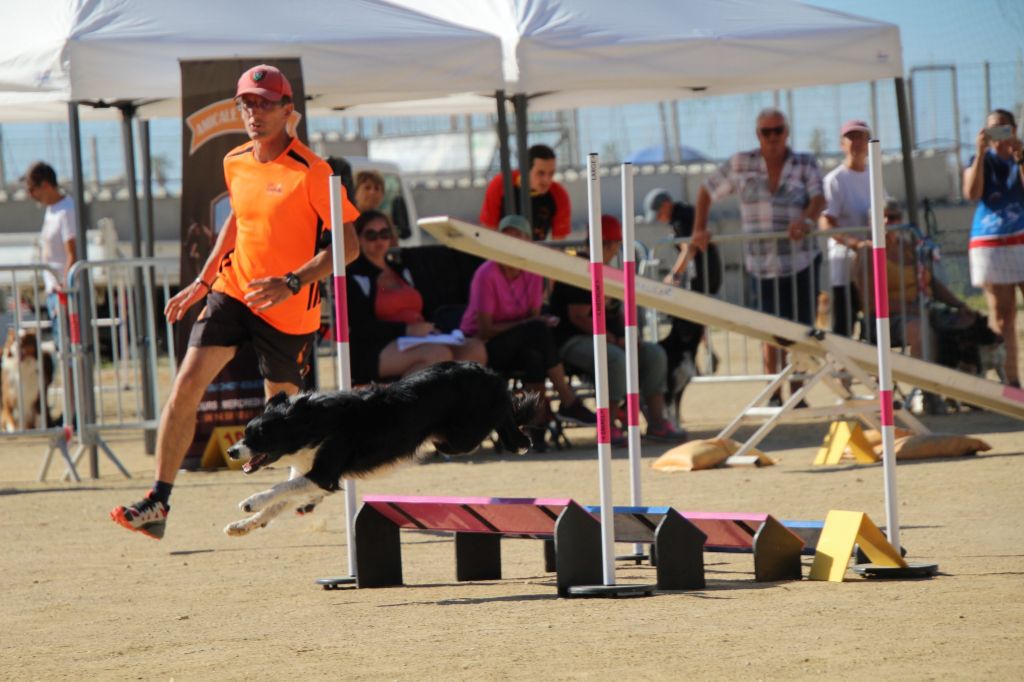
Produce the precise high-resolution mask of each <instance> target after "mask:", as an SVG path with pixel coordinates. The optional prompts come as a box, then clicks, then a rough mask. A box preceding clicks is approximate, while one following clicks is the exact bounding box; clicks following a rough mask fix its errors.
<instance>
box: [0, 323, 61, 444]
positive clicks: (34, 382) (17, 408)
mask: <svg viewBox="0 0 1024 682" xmlns="http://www.w3.org/2000/svg"><path fill="white" fill-rule="evenodd" d="M40 360H42V372H40V371H39V370H40V366H39V365H40ZM40 374H41V375H42V376H40ZM40 381H42V383H41V384H40ZM52 382H53V357H52V356H51V355H50V353H47V352H43V353H40V351H39V341H38V339H37V338H36V334H35V332H30V331H22V332H21V334H20V335H19V334H17V333H16V332H15V331H14V329H9V330H8V331H7V340H6V341H5V342H4V350H3V360H2V362H0V428H3V430H4V431H7V432H12V431H18V430H19V429H21V428H22V426H24V428H26V429H41V428H45V427H46V426H49V425H50V424H52V423H53V420H52V419H51V417H50V414H49V408H48V407H47V403H46V396H47V389H49V387H50V384H51V383H52ZM22 414H24V424H22V422H21V418H22Z"/></svg>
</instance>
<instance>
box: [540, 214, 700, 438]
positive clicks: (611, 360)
mask: <svg viewBox="0 0 1024 682" xmlns="http://www.w3.org/2000/svg"><path fill="white" fill-rule="evenodd" d="M601 238H602V240H603V242H604V243H603V247H604V253H603V254H602V260H603V261H604V263H605V265H607V264H608V263H610V262H611V261H612V260H614V259H615V256H616V255H618V253H619V250H620V249H621V248H622V225H621V223H619V221H618V220H617V219H616V218H614V217H613V216H610V215H603V216H601ZM591 309H592V301H591V294H590V292H589V291H586V290H584V289H580V288H578V287H574V286H571V285H569V284H565V283H563V282H558V283H556V284H555V288H554V291H552V293H551V312H552V313H553V314H555V315H557V316H558V317H559V323H558V327H556V329H555V337H556V339H557V341H558V347H559V353H560V354H561V356H562V359H563V360H564V361H565V363H566V364H567V365H570V366H572V367H578V368H579V369H581V370H582V371H585V372H588V373H590V374H593V372H594V326H593V324H594V323H593V320H592V318H591ZM607 319H608V325H607V332H606V333H607V337H608V400H609V403H610V404H611V406H612V409H613V411H612V414H613V415H614V414H615V412H616V411H617V408H618V406H620V405H621V403H622V401H624V400H625V399H626V350H625V343H626V340H625V328H624V327H625V325H624V320H623V317H622V315H621V314H614V313H612V312H611V311H609V314H608V317H607ZM637 351H638V353H637V365H638V369H639V379H640V396H641V397H642V398H643V399H644V403H645V416H646V417H647V437H648V438H650V439H652V440H661V441H668V442H679V441H684V440H686V432H685V431H683V430H681V429H676V428H675V427H674V426H673V425H672V423H671V422H670V421H669V420H668V419H666V418H665V389H666V387H667V378H668V361H667V360H666V357H665V351H664V350H663V349H662V347H661V346H659V345H658V344H656V343H650V342H648V341H641V342H640V343H638V344H637ZM612 440H613V441H614V442H615V444H617V445H618V444H622V443H624V442H625V438H624V436H623V434H622V432H621V430H619V429H618V428H617V427H613V428H612Z"/></svg>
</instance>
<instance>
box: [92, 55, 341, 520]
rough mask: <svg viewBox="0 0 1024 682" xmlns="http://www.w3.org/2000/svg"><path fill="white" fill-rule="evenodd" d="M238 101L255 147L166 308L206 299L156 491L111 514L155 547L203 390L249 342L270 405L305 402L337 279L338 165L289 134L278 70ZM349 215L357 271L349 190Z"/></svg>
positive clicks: (288, 97) (244, 150) (166, 424)
mask: <svg viewBox="0 0 1024 682" xmlns="http://www.w3.org/2000/svg"><path fill="white" fill-rule="evenodd" d="M235 102H236V104H237V106H238V110H239V111H240V112H241V118H242V122H243V123H244V124H245V130H246V133H247V134H248V136H249V142H246V143H245V144H243V145H240V146H238V147H236V148H235V149H233V150H231V151H230V152H229V153H228V155H227V156H226V157H224V178H225V180H226V183H227V188H228V193H229V194H230V196H231V216H230V217H229V218H228V220H227V222H226V223H225V224H224V227H223V229H221V231H220V234H219V235H218V237H217V243H216V244H215V245H214V248H213V251H212V252H211V253H210V257H209V258H208V259H207V261H206V265H204V266H203V268H202V270H200V271H199V276H198V277H197V278H196V279H195V281H194V282H190V283H189V284H187V285H186V286H185V287H184V288H183V289H182V290H181V291H180V292H179V293H178V294H177V295H175V296H174V297H172V298H171V299H170V300H169V301H168V302H167V306H166V308H165V309H164V314H165V315H166V316H167V320H168V321H169V322H171V323H172V324H173V323H174V322H177V321H179V320H181V319H182V317H184V315H185V311H187V310H188V309H189V308H191V307H192V306H193V305H195V304H196V303H199V302H200V301H202V300H203V299H204V298H205V305H204V306H203V310H202V312H201V313H200V314H199V319H198V320H197V321H196V323H195V325H193V327H192V333H191V336H190V337H189V342H188V345H189V347H188V351H187V352H186V353H185V357H184V359H183V360H182V363H181V367H180V369H179V370H178V374H177V376H176V377H175V379H174V387H173V388H172V389H171V396H170V398H169V399H168V401H167V404H166V405H165V406H164V411H163V414H162V416H161V419H160V428H159V430H158V432H157V443H156V475H155V481H154V484H153V488H152V489H151V490H150V491H149V493H148V494H147V495H146V497H145V498H144V499H142V500H141V501H139V502H136V503H135V504H132V505H129V506H119V507H115V508H114V509H113V510H112V511H111V512H110V517H111V519H113V520H114V521H115V522H116V523H118V524H120V525H122V526H124V527H125V528H127V529H129V530H133V531H138V532H140V533H142V534H144V535H147V536H148V537H151V538H155V539H157V540H159V539H160V538H162V537H163V535H164V529H165V527H166V523H167V513H168V511H169V510H170V506H169V504H168V501H169V499H170V494H171V488H172V487H173V485H174V479H175V476H176V475H177V472H178V469H179V468H180V467H181V463H182V460H183V459H184V458H185V452H186V450H187V449H188V446H189V443H190V442H191V441H192V436H193V434H194V433H195V426H196V410H197V408H198V407H199V401H200V400H201V399H202V397H203V394H204V393H205V392H206V388H207V387H208V386H209V385H210V382H211V381H213V379H214V378H215V377H216V376H217V374H219V373H220V371H221V369H223V368H224V366H225V365H226V364H227V363H228V361H230V360H231V358H232V357H234V355H235V351H237V350H238V347H239V346H240V345H241V344H242V343H246V342H249V343H252V344H253V348H254V349H255V351H256V355H257V357H258V358H259V368H260V374H261V375H262V376H263V382H264V391H265V393H266V396H267V397H268V398H269V397H270V396H272V395H274V394H276V393H278V392H279V391H284V392H285V393H288V394H295V393H297V392H298V390H299V384H300V382H301V369H300V368H301V367H302V366H303V364H304V363H305V361H306V358H307V357H308V354H309V352H310V348H311V342H312V336H313V332H314V331H315V330H316V329H317V327H318V326H319V324H320V286H319V282H320V280H321V279H323V278H324V277H326V276H327V275H329V274H330V273H331V271H332V270H333V261H332V256H331V233H330V225H331V204H330V199H331V197H330V185H329V178H330V175H331V168H330V166H328V165H327V162H325V161H324V160H322V159H320V158H319V157H318V156H317V155H316V154H314V153H313V152H312V151H311V150H310V149H309V148H308V147H306V145H304V144H302V143H301V142H299V141H298V140H297V139H295V138H293V137H291V136H290V135H289V134H288V131H287V123H288V119H289V117H290V116H291V114H292V112H293V111H294V109H295V107H294V105H293V104H292V87H291V84H290V83H289V82H288V79H287V78H285V76H284V74H283V73H281V72H280V71H279V70H278V69H276V68H274V67H272V66H266V65H263V64H261V65H259V66H254V67H252V68H251V69H249V70H248V71H246V72H245V73H244V74H242V77H241V78H239V80H238V87H237V89H236V92H235ZM342 207H343V215H344V225H345V235H344V241H345V261H346V262H351V261H353V260H355V258H356V256H358V255H359V245H358V241H357V239H356V233H355V229H354V226H353V221H354V220H355V219H356V217H357V216H358V215H359V212H358V211H357V210H356V208H355V207H354V206H353V205H352V204H350V203H349V201H348V198H347V197H346V196H345V193H344V189H342Z"/></svg>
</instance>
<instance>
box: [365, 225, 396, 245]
mask: <svg viewBox="0 0 1024 682" xmlns="http://www.w3.org/2000/svg"><path fill="white" fill-rule="evenodd" d="M359 236H360V237H363V238H364V239H365V240H366V241H368V242H375V241H377V240H378V239H384V240H390V239H391V228H390V227H382V228H380V229H379V230H363V233H362V234H361V235H359Z"/></svg>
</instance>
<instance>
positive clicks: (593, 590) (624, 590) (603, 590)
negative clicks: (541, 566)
mask: <svg viewBox="0 0 1024 682" xmlns="http://www.w3.org/2000/svg"><path fill="white" fill-rule="evenodd" d="M654 590H655V587H654V585H573V586H572V587H570V588H568V590H567V591H566V594H565V596H566V597H567V598H570V599H571V598H573V597H580V598H583V597H591V598H602V599H617V598H624V597H650V596H652V595H653V594H654Z"/></svg>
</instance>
